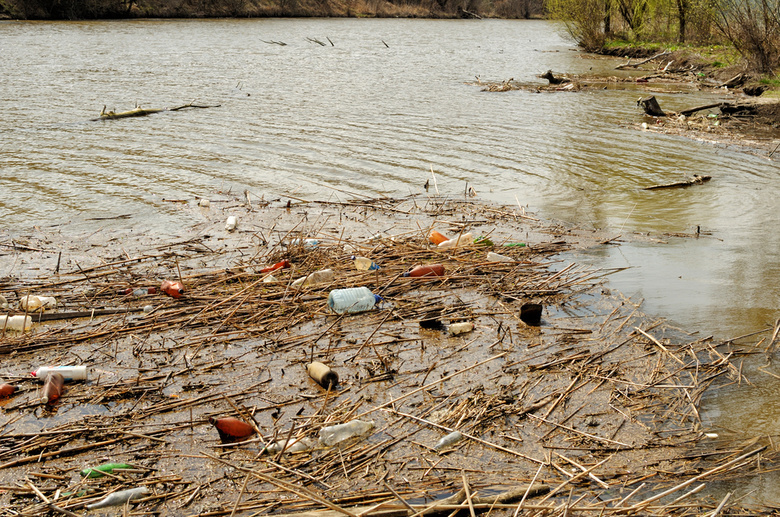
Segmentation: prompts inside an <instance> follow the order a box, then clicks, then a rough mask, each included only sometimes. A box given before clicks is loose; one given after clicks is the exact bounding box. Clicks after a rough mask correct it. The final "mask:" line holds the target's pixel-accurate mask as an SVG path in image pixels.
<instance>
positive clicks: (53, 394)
mask: <svg viewBox="0 0 780 517" xmlns="http://www.w3.org/2000/svg"><path fill="white" fill-rule="evenodd" d="M64 385H65V378H64V377H63V376H62V374H59V373H53V372H52V373H49V374H48V375H46V382H45V383H44V384H43V396H42V397H41V402H43V403H44V404H50V403H52V402H54V401H55V400H57V399H58V398H60V395H62V392H63V389H64V388H63V386H64Z"/></svg>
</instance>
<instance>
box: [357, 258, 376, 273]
mask: <svg viewBox="0 0 780 517" xmlns="http://www.w3.org/2000/svg"><path fill="white" fill-rule="evenodd" d="M351 258H352V261H353V262H354V263H355V269H357V270H359V271H373V270H375V269H379V266H377V265H376V262H374V261H373V260H371V259H370V258H366V257H356V256H355V255H352V257H351Z"/></svg>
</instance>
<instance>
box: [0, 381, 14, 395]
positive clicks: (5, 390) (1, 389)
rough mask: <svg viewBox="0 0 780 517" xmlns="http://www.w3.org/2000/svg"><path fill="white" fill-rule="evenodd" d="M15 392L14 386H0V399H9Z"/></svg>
mask: <svg viewBox="0 0 780 517" xmlns="http://www.w3.org/2000/svg"><path fill="white" fill-rule="evenodd" d="M15 391H16V386H13V385H11V384H0V398H5V397H10V396H11V395H13V394H14V392H15Z"/></svg>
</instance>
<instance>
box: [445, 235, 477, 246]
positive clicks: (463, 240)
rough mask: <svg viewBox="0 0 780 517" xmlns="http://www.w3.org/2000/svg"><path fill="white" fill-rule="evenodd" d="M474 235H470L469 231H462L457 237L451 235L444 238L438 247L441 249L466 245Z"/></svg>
mask: <svg viewBox="0 0 780 517" xmlns="http://www.w3.org/2000/svg"><path fill="white" fill-rule="evenodd" d="M473 238H474V237H473V236H472V235H471V233H464V234H463V235H459V236H457V237H453V238H452V239H450V240H446V241H444V242H442V243H440V244H439V248H441V249H449V248H454V247H456V246H468V245H469V244H471V240H472V239H473Z"/></svg>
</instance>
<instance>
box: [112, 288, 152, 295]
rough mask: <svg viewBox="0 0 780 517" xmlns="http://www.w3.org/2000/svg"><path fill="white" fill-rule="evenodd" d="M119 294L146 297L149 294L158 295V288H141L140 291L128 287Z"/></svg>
mask: <svg viewBox="0 0 780 517" xmlns="http://www.w3.org/2000/svg"><path fill="white" fill-rule="evenodd" d="M117 294H121V295H125V296H126V295H128V294H132V295H133V296H144V295H147V294H157V288H156V287H140V288H138V289H133V288H132V287H128V288H127V289H120V290H119V291H118V292H117Z"/></svg>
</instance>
